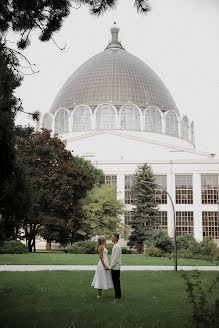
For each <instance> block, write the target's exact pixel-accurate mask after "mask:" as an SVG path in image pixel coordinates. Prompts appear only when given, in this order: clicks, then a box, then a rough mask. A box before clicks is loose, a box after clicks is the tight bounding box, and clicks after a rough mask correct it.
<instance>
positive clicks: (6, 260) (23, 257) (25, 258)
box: [0, 253, 218, 266]
mask: <svg viewBox="0 0 219 328" xmlns="http://www.w3.org/2000/svg"><path fill="white" fill-rule="evenodd" d="M109 260H110V256H109ZM98 261H99V256H98V254H65V253H61V254H60V253H29V254H0V264H18V265H19V264H21V265H22V264H48V265H53V264H54V265H55V264H60V265H96V264H97V263H98ZM173 264H174V260H173V258H171V259H169V258H167V257H150V256H145V255H138V254H136V255H133V254H130V255H128V254H127V255H126V254H123V255H122V265H173ZM178 265H180V266H184V265H191V266H192V265H197V266H199V265H204V266H206V265H207V266H209V265H218V264H217V263H216V262H209V261H206V260H201V259H185V258H179V259H178Z"/></svg>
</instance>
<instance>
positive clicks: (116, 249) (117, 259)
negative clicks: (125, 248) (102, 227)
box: [109, 233, 122, 301]
mask: <svg viewBox="0 0 219 328" xmlns="http://www.w3.org/2000/svg"><path fill="white" fill-rule="evenodd" d="M111 240H112V242H113V243H114V246H113V249H112V255H111V264H110V266H109V268H110V270H111V274H112V280H113V285H114V290H115V301H116V300H118V299H120V298H121V287H120V266H121V255H122V250H121V247H120V245H119V243H118V241H119V235H117V234H116V233H115V234H113V235H112V237H111Z"/></svg>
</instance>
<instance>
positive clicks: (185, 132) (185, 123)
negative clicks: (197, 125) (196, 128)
mask: <svg viewBox="0 0 219 328" xmlns="http://www.w3.org/2000/svg"><path fill="white" fill-rule="evenodd" d="M181 132H182V138H183V139H185V140H189V122H188V120H187V118H186V117H183V119H182V123H181Z"/></svg>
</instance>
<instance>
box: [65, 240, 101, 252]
mask: <svg viewBox="0 0 219 328" xmlns="http://www.w3.org/2000/svg"><path fill="white" fill-rule="evenodd" d="M67 250H68V253H72V254H97V253H98V245H97V242H96V241H90V240H83V241H78V242H76V243H73V244H72V245H71V246H69V247H68V248H67Z"/></svg>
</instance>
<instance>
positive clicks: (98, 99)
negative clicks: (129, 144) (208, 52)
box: [50, 48, 178, 113]
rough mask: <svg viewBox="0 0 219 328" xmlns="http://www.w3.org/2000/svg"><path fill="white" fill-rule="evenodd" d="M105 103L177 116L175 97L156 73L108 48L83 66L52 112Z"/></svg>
mask: <svg viewBox="0 0 219 328" xmlns="http://www.w3.org/2000/svg"><path fill="white" fill-rule="evenodd" d="M102 103H110V104H113V105H125V104H128V103H133V104H136V105H138V106H139V107H148V106H149V105H151V106H158V107H159V108H160V109H161V110H163V111H168V110H174V111H175V112H177V113H178V109H177V107H176V104H175V102H174V100H173V98H172V96H171V95H170V93H169V91H168V90H167V88H166V87H165V85H164V84H163V82H162V81H161V79H160V78H159V77H158V76H157V74H155V73H154V71H153V70H152V69H151V68H150V67H149V66H147V65H146V64H145V63H144V62H143V61H141V60H140V59H138V58H137V57H135V56H133V55H131V54H130V53H128V52H127V51H126V50H124V49H120V48H107V49H105V50H104V51H103V52H101V53H99V54H98V55H96V56H94V57H92V58H91V59H89V60H88V61H86V62H85V63H84V64H83V65H81V66H80V67H79V68H78V69H77V70H76V71H75V72H74V73H73V74H72V75H71V76H70V77H69V79H68V80H67V81H66V82H65V84H64V85H63V87H62V88H61V90H60V91H59V93H58V95H57V97H56V98H55V101H54V102H53V104H52V107H51V109H50V112H52V113H54V112H55V111H56V110H57V109H58V108H60V107H64V108H74V107H75V106H77V105H81V104H86V105H90V106H97V105H99V104H102Z"/></svg>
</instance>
